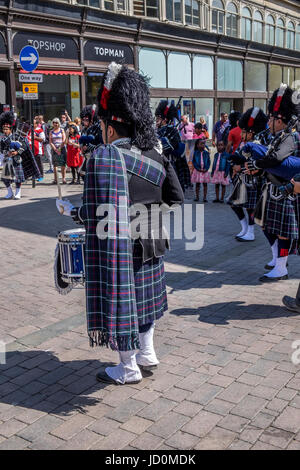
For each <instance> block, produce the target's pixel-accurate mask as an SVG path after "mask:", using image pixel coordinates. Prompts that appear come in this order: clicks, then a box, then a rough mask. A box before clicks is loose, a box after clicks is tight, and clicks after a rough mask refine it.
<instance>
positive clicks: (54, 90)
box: [16, 74, 80, 122]
mask: <svg viewBox="0 0 300 470" xmlns="http://www.w3.org/2000/svg"><path fill="white" fill-rule="evenodd" d="M16 75H17V74H16ZM16 96H17V111H18V112H19V113H20V116H25V117H26V118H28V116H29V101H27V100H23V98H22V96H23V93H22V83H19V80H18V77H17V76H16ZM73 100H75V101H74V103H73ZM77 101H78V103H77V104H78V105H77V106H75V103H76V102H77ZM65 109H66V110H67V111H68V113H69V114H70V115H71V117H72V119H74V118H75V117H76V116H78V114H79V112H80V93H79V76H71V75H46V74H44V75H43V83H40V84H39V99H38V100H34V101H33V115H36V114H43V115H44V120H45V122H47V121H49V120H52V119H54V118H55V117H59V118H60V116H61V114H62V113H63V112H64V111H65ZM74 114H75V115H74Z"/></svg>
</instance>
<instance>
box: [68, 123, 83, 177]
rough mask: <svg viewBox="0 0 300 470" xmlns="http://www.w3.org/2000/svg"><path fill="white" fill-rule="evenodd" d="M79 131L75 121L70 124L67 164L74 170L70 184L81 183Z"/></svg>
mask: <svg viewBox="0 0 300 470" xmlns="http://www.w3.org/2000/svg"><path fill="white" fill-rule="evenodd" d="M79 137H80V135H79V133H78V129H77V126H76V124H75V123H73V122H71V123H70V124H69V129H68V131H67V165H68V167H70V168H71V171H72V181H71V183H69V184H75V180H77V181H76V183H77V184H80V176H79V168H80V162H81V158H80V145H79Z"/></svg>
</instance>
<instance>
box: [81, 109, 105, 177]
mask: <svg viewBox="0 0 300 470" xmlns="http://www.w3.org/2000/svg"><path fill="white" fill-rule="evenodd" d="M95 111H96V105H89V106H85V107H84V108H83V109H82V111H81V113H80V118H81V122H82V124H83V127H82V131H81V136H80V139H79V144H80V148H81V154H82V156H83V158H84V160H83V163H82V165H81V167H80V170H79V174H80V176H81V177H84V175H85V171H86V165H87V160H88V159H89V157H90V156H91V155H92V153H93V151H94V150H95V148H96V147H97V146H98V145H101V144H103V139H102V132H101V126H100V122H99V120H98V119H97V117H96V116H95Z"/></svg>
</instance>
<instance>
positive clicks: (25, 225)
mask: <svg viewBox="0 0 300 470" xmlns="http://www.w3.org/2000/svg"><path fill="white" fill-rule="evenodd" d="M24 199H25V198H24ZM55 199H56V198H55V197H46V198H37V199H35V198H32V199H26V202H24V203H22V199H21V201H14V200H11V201H8V202H11V205H7V206H6V207H3V208H0V227H4V228H8V229H12V230H18V231H21V232H27V233H33V234H37V235H44V236H47V237H56V235H57V234H58V232H61V231H63V230H69V229H71V228H78V227H79V226H78V225H77V224H75V222H74V221H73V220H72V218H71V217H66V216H62V215H60V214H59V213H58V211H57V208H56V204H55ZM68 199H69V200H70V201H71V202H72V203H73V204H74V205H77V206H78V205H80V204H81V194H75V195H71V196H68ZM32 201H33V202H32ZM0 203H1V201H0Z"/></svg>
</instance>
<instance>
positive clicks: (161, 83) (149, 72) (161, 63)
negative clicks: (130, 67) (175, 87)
mask: <svg viewBox="0 0 300 470" xmlns="http://www.w3.org/2000/svg"><path fill="white" fill-rule="evenodd" d="M139 69H140V72H141V73H142V74H143V75H145V76H146V77H147V78H148V79H149V84H150V86H151V87H154V88H166V87H167V74H166V72H167V70H166V59H165V54H164V53H163V52H162V51H160V50H158V49H148V48H145V47H143V48H142V49H141V50H140V53H139Z"/></svg>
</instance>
